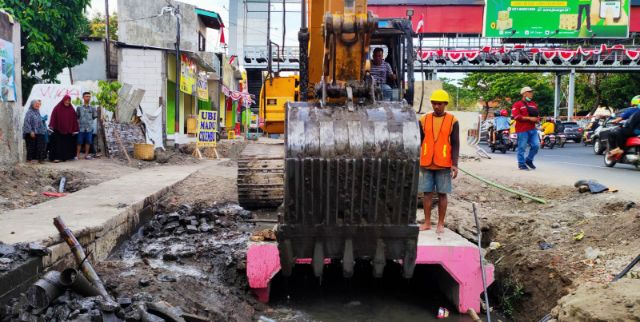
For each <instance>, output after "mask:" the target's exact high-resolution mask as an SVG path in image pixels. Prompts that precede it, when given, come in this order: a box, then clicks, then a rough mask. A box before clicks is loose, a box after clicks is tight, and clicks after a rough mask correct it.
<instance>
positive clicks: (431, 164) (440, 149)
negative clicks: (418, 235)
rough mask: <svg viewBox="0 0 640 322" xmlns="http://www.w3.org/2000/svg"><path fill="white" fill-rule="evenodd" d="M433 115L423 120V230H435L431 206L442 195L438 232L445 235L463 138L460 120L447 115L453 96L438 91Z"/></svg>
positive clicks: (421, 227)
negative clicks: (452, 183) (446, 110)
mask: <svg viewBox="0 0 640 322" xmlns="http://www.w3.org/2000/svg"><path fill="white" fill-rule="evenodd" d="M430 100H431V106H432V107H433V112H431V113H429V114H426V115H424V116H423V117H421V118H420V135H421V138H422V146H421V149H420V185H419V187H418V191H420V192H423V193H424V199H423V209H424V224H422V225H420V230H429V229H431V203H432V201H433V193H434V192H437V193H438V225H437V227H436V233H438V234H442V233H444V217H445V215H446V213H447V194H448V193H451V179H454V178H455V177H457V176H458V155H459V153H460V136H459V132H460V129H459V126H458V120H457V119H456V118H455V117H454V116H453V115H452V114H450V113H447V112H445V108H446V107H447V104H449V94H448V93H447V92H445V91H444V90H441V89H439V90H435V91H434V92H433V93H432V94H431V98H430Z"/></svg>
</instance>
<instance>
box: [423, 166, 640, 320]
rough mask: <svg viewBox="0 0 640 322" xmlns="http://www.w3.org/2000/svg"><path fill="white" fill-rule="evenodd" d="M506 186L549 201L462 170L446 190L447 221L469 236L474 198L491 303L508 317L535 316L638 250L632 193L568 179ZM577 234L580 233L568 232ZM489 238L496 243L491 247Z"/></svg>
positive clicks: (639, 228) (638, 218)
mask: <svg viewBox="0 0 640 322" xmlns="http://www.w3.org/2000/svg"><path fill="white" fill-rule="evenodd" d="M511 187H512V188H516V189H517V190H521V191H526V192H530V193H532V194H533V195H535V196H538V197H542V198H544V199H546V200H547V202H548V203H547V204H546V205H544V204H538V203H535V202H533V201H530V200H527V199H522V198H520V197H516V196H514V195H511V194H509V193H506V192H502V191H499V190H497V189H495V188H492V187H489V186H487V185H485V184H482V183H480V182H478V181H476V180H475V179H473V178H471V177H469V176H465V175H463V174H461V175H460V177H459V178H458V179H456V181H455V182H454V191H453V193H452V195H451V196H450V198H449V209H448V212H447V219H446V226H447V227H448V228H450V229H452V230H454V231H456V232H458V233H460V234H461V235H463V236H465V237H466V238H467V239H469V240H474V241H475V239H476V237H475V223H474V221H473V214H472V212H471V202H476V203H477V204H478V209H479V215H480V217H481V229H482V230H483V241H482V242H483V247H487V248H486V249H485V250H486V251H487V252H488V254H487V258H488V259H489V260H490V261H491V262H493V263H494V265H495V268H496V283H494V285H493V286H492V287H491V288H490V293H491V294H492V295H493V297H494V301H493V303H496V304H497V307H498V308H499V309H500V310H502V311H504V312H505V313H508V314H510V315H511V317H512V318H513V319H514V320H516V321H533V320H539V319H540V318H541V317H543V316H544V315H546V314H547V313H548V312H550V311H551V310H552V309H553V308H554V307H555V306H556V305H557V304H558V303H557V302H558V300H560V299H561V298H563V297H564V296H568V297H567V298H571V297H572V295H571V292H572V291H574V290H575V289H576V288H577V287H578V286H580V285H583V284H584V283H586V282H594V283H597V284H599V285H605V284H606V283H608V282H609V281H611V279H612V278H613V276H615V275H616V274H617V273H619V272H620V271H621V270H622V269H623V268H624V267H625V266H626V265H627V264H628V263H629V262H630V261H631V260H632V259H633V258H634V257H635V256H637V250H638V249H640V238H639V237H640V209H638V207H635V206H631V201H630V200H625V199H623V198H620V197H618V196H617V195H616V194H614V193H603V194H595V195H593V194H581V193H579V192H578V191H577V189H576V188H574V187H573V186H540V185H528V184H525V183H516V184H513V185H512V186H511ZM434 212H435V210H434ZM435 217H436V216H435V215H432V218H433V219H435ZM580 234H583V235H584V238H582V239H579V238H574V237H576V236H579V235H580ZM490 242H498V243H500V247H499V248H497V249H495V250H490V249H489V248H488V246H489V243H490ZM633 271H634V272H638V271H640V267H636V268H635V269H634V270H633ZM635 296H636V297H637V298H640V293H638V292H636V294H635ZM576 318H577V317H576ZM567 320H568V319H567ZM574 320H580V319H579V318H577V319H574Z"/></svg>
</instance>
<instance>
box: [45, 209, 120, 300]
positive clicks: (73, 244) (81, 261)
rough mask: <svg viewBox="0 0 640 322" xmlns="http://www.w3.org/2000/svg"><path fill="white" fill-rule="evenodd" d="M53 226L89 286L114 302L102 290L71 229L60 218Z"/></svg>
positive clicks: (96, 275) (102, 286)
mask: <svg viewBox="0 0 640 322" xmlns="http://www.w3.org/2000/svg"><path fill="white" fill-rule="evenodd" d="M53 224H54V226H56V228H57V229H58V232H60V236H62V239H64V241H65V242H67V245H69V248H70V249H71V252H72V253H73V255H74V257H75V258H76V262H77V263H78V265H79V266H80V269H81V270H82V273H83V274H84V276H85V277H86V278H87V279H88V280H89V281H91V284H93V286H94V287H95V288H96V289H97V290H98V292H99V293H100V295H102V297H103V298H104V299H105V301H108V302H115V301H114V300H113V298H112V297H111V295H110V294H109V292H107V289H105V288H104V284H102V281H101V280H100V276H98V273H96V271H95V270H94V269H93V266H91V263H90V262H89V260H88V259H87V255H86V254H85V253H84V249H82V245H80V242H78V240H77V239H76V237H75V236H74V235H73V232H71V229H69V228H68V227H67V225H65V223H64V221H62V218H61V217H60V216H58V217H56V218H53Z"/></svg>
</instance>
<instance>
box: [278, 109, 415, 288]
mask: <svg viewBox="0 0 640 322" xmlns="http://www.w3.org/2000/svg"><path fill="white" fill-rule="evenodd" d="M286 111H287V118H286V123H285V134H286V136H285V182H284V185H285V196H284V216H283V217H282V218H281V220H280V223H279V225H278V230H277V238H278V247H279V251H280V263H281V266H282V272H283V274H284V275H285V276H288V275H290V274H291V272H292V269H293V266H294V264H295V261H296V259H301V258H311V259H312V266H313V269H314V273H315V275H316V276H321V275H322V270H323V268H324V263H325V259H331V260H334V261H335V260H339V261H341V263H342V265H343V273H344V276H345V277H350V276H351V275H352V274H353V265H354V262H355V259H357V258H368V259H371V260H372V263H373V272H374V276H376V277H381V276H382V272H383V270H384V266H385V263H386V262H387V260H400V261H402V263H403V265H404V276H405V277H407V278H409V277H411V276H412V275H413V268H414V267H415V258H416V250H417V240H418V226H417V224H416V222H415V220H416V203H417V201H416V192H417V187H418V175H419V154H420V131H419V128H418V122H417V120H416V115H415V112H414V110H413V109H412V108H411V107H410V106H408V105H407V104H406V103H401V102H377V103H376V104H375V106H373V105H368V106H367V105H365V106H354V107H352V108H347V107H345V106H324V107H323V106H321V105H320V104H319V103H305V102H295V103H287V108H286Z"/></svg>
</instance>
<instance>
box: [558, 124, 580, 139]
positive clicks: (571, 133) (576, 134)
mask: <svg viewBox="0 0 640 322" xmlns="http://www.w3.org/2000/svg"><path fill="white" fill-rule="evenodd" d="M562 125H563V126H564V135H565V136H566V137H567V140H573V141H574V142H576V143H580V141H582V131H583V129H582V128H581V127H580V125H578V123H576V122H562Z"/></svg>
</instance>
